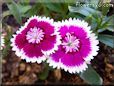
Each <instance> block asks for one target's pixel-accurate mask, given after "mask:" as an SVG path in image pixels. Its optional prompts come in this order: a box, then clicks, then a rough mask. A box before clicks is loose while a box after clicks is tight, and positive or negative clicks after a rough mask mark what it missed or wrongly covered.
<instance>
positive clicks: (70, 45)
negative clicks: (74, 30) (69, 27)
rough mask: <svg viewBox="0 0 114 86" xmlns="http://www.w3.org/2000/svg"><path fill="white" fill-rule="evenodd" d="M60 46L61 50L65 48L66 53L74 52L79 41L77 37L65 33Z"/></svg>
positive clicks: (77, 48)
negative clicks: (61, 46)
mask: <svg viewBox="0 0 114 86" xmlns="http://www.w3.org/2000/svg"><path fill="white" fill-rule="evenodd" d="M62 45H63V48H65V50H66V53H68V52H76V51H78V50H79V39H77V37H75V36H73V35H71V34H70V33H67V34H66V37H65V40H64V41H63V43H62Z"/></svg>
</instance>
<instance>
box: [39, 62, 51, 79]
mask: <svg viewBox="0 0 114 86" xmlns="http://www.w3.org/2000/svg"><path fill="white" fill-rule="evenodd" d="M44 66H45V68H44V70H43V72H41V73H40V74H39V75H38V78H39V79H41V80H45V79H46V78H47V77H48V74H49V66H48V64H45V63H44Z"/></svg>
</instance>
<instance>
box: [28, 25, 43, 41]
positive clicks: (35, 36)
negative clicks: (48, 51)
mask: <svg viewBox="0 0 114 86" xmlns="http://www.w3.org/2000/svg"><path fill="white" fill-rule="evenodd" d="M43 37H44V32H43V31H42V30H41V29H40V28H37V27H34V28H31V29H30V30H29V31H28V32H27V35H26V39H27V40H28V42H29V43H40V41H41V40H43Z"/></svg>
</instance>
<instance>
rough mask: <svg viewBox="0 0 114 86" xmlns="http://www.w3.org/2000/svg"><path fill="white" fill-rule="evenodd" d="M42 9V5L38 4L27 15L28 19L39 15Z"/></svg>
mask: <svg viewBox="0 0 114 86" xmlns="http://www.w3.org/2000/svg"><path fill="white" fill-rule="evenodd" d="M40 9H41V4H40V3H36V4H35V5H33V6H32V7H31V8H30V9H29V10H28V11H27V12H26V14H25V16H26V17H31V16H33V15H37V14H38V12H39V11H40Z"/></svg>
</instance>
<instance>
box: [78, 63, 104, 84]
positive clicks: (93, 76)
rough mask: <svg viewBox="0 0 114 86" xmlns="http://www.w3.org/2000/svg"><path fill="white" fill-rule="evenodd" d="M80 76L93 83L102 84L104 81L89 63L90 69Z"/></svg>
mask: <svg viewBox="0 0 114 86" xmlns="http://www.w3.org/2000/svg"><path fill="white" fill-rule="evenodd" d="M80 77H81V78H82V79H83V80H84V81H86V82H87V83H88V84H91V85H102V83H103V80H102V78H101V77H100V76H99V74H98V73H97V72H96V71H95V70H94V69H93V68H92V67H91V66H90V65H88V69H87V70H86V71H85V72H83V73H81V74H80Z"/></svg>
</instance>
